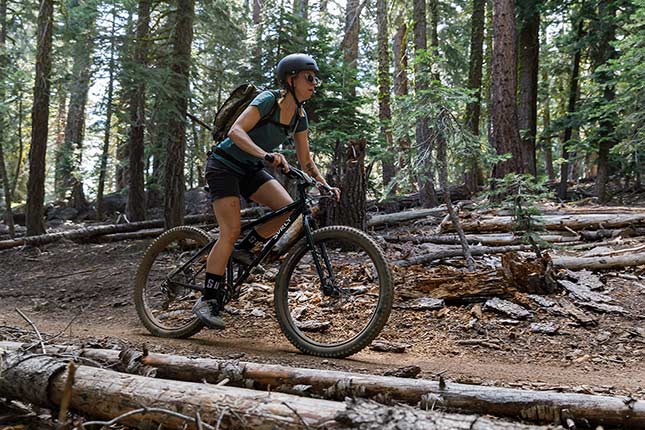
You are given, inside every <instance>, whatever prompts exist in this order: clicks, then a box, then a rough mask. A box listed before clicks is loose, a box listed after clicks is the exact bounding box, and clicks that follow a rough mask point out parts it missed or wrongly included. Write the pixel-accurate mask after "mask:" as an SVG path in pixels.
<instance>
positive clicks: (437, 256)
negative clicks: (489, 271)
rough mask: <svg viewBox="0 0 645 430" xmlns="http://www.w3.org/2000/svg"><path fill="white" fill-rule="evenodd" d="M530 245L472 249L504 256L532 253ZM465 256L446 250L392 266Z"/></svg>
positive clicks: (475, 252) (476, 247) (452, 250)
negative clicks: (516, 253) (508, 253)
mask: <svg viewBox="0 0 645 430" xmlns="http://www.w3.org/2000/svg"><path fill="white" fill-rule="evenodd" d="M531 249H532V248H531V246H530V245H511V246H473V247H472V248H470V253H471V255H488V254H504V253H506V252H514V251H530V250H531ZM459 256H463V251H462V250H461V248H460V249H446V250H442V251H435V252H430V253H427V254H423V255H418V256H416V257H410V258H406V259H403V260H396V261H393V262H392V264H394V265H396V266H401V267H407V266H413V265H415V264H428V263H431V262H433V261H434V260H440V259H442V258H450V257H459Z"/></svg>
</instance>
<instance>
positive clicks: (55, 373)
mask: <svg viewBox="0 0 645 430" xmlns="http://www.w3.org/2000/svg"><path fill="white" fill-rule="evenodd" d="M0 365H3V366H4V368H2V367H0V370H3V372H0V397H5V398H17V399H21V400H23V401H24V400H27V401H29V402H30V403H34V404H37V405H40V406H45V407H52V405H55V406H58V405H60V403H61V400H62V396H63V392H64V389H65V383H66V380H67V378H66V374H65V372H61V370H62V368H61V367H60V366H61V365H62V366H63V368H64V366H65V362H64V361H62V360H60V359H56V358H52V357H49V356H45V355H31V356H24V355H23V354H18V353H14V354H13V355H12V354H8V356H6V357H5V360H3V362H2V363H0ZM35 376H37V378H35ZM35 381H38V383H40V384H42V389H39V390H34V387H35V385H34V382H35ZM72 390H73V395H72V398H71V401H70V408H71V409H74V410H76V411H79V412H81V413H84V414H88V415H90V416H93V417H97V418H101V419H111V418H113V417H116V416H119V415H122V414H124V413H126V412H128V411H130V410H133V409H139V408H140V407H141V406H142V405H149V406H154V407H156V408H164V409H168V410H171V411H176V412H181V413H183V414H184V415H188V416H193V417H194V416H195V415H196V413H197V412H199V414H200V416H201V418H202V420H203V421H205V422H210V423H213V424H214V423H216V422H218V421H219V420H220V419H221V420H222V421H221V425H222V427H221V428H239V427H243V428H252V429H267V430H269V429H274V428H276V427H277V428H280V429H305V428H319V427H323V426H324V427H326V428H339V427H340V426H338V425H337V424H336V423H335V422H334V417H335V416H336V414H337V413H339V412H341V411H342V410H344V409H345V407H344V405H343V404H342V403H338V402H332V401H328V400H319V399H316V400H314V399H308V398H304V397H298V396H293V395H289V394H283V393H271V394H270V395H267V393H266V392H258V391H254V390H248V389H244V388H237V387H223V386H213V385H204V384H196V383H192V382H183V381H168V380H164V379H154V378H148V377H145V376H138V375H128V374H124V373H118V372H114V371H111V370H105V369H98V368H94V367H88V366H78V368H77V369H76V373H75V375H74V384H73V387H72ZM36 391H38V392H36ZM123 423H125V424H128V425H131V426H135V427H139V428H156V427H157V426H158V425H160V424H163V427H164V428H182V427H183V425H184V424H185V423H184V422H183V420H180V419H178V418H176V417H173V416H168V415H163V414H158V413H150V414H146V415H145V416H144V419H142V418H141V417H128V418H125V419H124V420H123Z"/></svg>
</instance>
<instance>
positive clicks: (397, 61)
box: [391, 10, 411, 194]
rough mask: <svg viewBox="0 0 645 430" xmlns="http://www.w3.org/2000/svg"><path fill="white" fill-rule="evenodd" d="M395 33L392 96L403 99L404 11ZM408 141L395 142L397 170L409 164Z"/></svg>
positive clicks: (394, 188) (405, 66) (405, 92)
mask: <svg viewBox="0 0 645 430" xmlns="http://www.w3.org/2000/svg"><path fill="white" fill-rule="evenodd" d="M395 25H396V33H395V34H394V36H393V39H392V55H393V57H394V95H395V96H396V97H397V98H399V97H401V98H402V97H404V96H407V95H408V55H407V44H408V27H407V24H406V21H405V10H401V11H399V13H398V15H397V17H396V22H395ZM410 149H411V148H410V141H409V139H408V138H407V137H400V138H399V139H398V141H397V145H396V151H398V153H399V155H398V157H396V164H395V165H396V166H398V167H399V168H401V167H405V166H408V165H409V164H410ZM395 168H396V167H395ZM391 190H392V193H393V194H396V192H397V191H398V187H397V186H396V184H391Z"/></svg>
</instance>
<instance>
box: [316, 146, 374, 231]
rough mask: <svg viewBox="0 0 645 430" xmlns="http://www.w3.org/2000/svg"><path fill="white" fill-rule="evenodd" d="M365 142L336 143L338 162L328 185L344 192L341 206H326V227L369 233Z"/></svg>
mask: <svg viewBox="0 0 645 430" xmlns="http://www.w3.org/2000/svg"><path fill="white" fill-rule="evenodd" d="M366 146H367V141H365V140H364V139H359V140H351V141H349V142H348V143H347V144H342V143H341V142H340V141H337V142H336V149H335V151H334V160H333V161H332V164H331V165H332V167H331V170H330V172H329V174H328V176H327V182H328V183H329V184H330V185H331V186H334V187H338V188H340V190H341V195H340V202H338V203H335V202H334V203H331V202H329V203H328V204H327V205H326V211H325V224H326V225H336V224H341V225H349V226H352V227H356V228H358V229H361V230H365V229H366V227H367V225H366V221H367V210H366V201H367V200H366V193H367V177H366V172H365V149H366Z"/></svg>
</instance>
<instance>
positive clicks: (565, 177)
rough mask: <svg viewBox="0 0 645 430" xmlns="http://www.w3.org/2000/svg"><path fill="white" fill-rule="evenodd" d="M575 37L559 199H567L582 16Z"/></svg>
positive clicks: (563, 139)
mask: <svg viewBox="0 0 645 430" xmlns="http://www.w3.org/2000/svg"><path fill="white" fill-rule="evenodd" d="M576 28H577V31H576V38H575V42H574V46H576V48H575V51H574V54H573V65H572V67H571V77H570V79H569V101H568V104H567V116H568V117H569V121H568V123H567V126H566V127H565V128H564V135H563V137H562V158H563V160H565V162H564V163H562V165H561V166H560V187H559V188H558V197H559V198H560V200H566V199H567V183H568V182H569V164H570V163H569V148H568V147H567V146H568V144H569V141H570V140H571V134H572V132H573V125H572V124H571V116H573V114H574V113H575V111H576V100H577V98H578V77H579V75H580V57H581V53H582V49H581V48H580V46H579V44H580V40H581V39H582V37H583V36H584V20H583V18H582V16H579V17H578V22H577V25H576Z"/></svg>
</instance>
